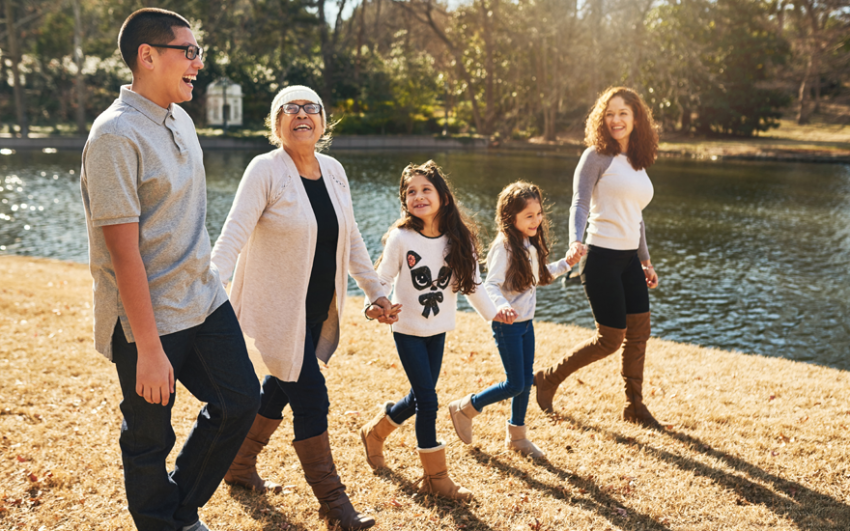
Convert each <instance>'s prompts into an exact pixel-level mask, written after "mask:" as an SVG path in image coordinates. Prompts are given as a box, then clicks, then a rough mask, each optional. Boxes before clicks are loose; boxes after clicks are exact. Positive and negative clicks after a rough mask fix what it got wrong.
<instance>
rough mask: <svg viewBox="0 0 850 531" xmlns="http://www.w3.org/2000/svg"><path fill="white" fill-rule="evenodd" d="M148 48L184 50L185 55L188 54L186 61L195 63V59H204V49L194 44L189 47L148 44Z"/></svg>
mask: <svg viewBox="0 0 850 531" xmlns="http://www.w3.org/2000/svg"><path fill="white" fill-rule="evenodd" d="M148 46H153V47H154V48H171V49H173V50H183V53H184V54H186V59H188V60H190V61H194V60H195V57H200V58H201V59H203V58H204V49H203V48H201V47H198V46H195V45H194V44H189V45H188V46H174V45H171V44H148Z"/></svg>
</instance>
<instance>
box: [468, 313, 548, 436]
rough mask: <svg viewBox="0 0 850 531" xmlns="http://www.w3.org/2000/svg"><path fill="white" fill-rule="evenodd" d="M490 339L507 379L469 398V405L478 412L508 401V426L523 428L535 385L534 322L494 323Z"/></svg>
mask: <svg viewBox="0 0 850 531" xmlns="http://www.w3.org/2000/svg"><path fill="white" fill-rule="evenodd" d="M493 337H494V338H495V339H496V347H498V349H499V355H500V356H501V357H502V365H503V366H504V367H505V375H506V376H507V379H506V380H505V381H504V382H500V383H497V384H495V385H492V386H490V387H488V388H487V389H485V390H484V391H482V392H480V393H477V394H474V395H472V406H473V407H474V408H475V409H477V410H478V411H481V410H482V409H484V407H485V406H489V405H490V404H495V403H496V402H500V401H502V400H505V399H508V398H513V400H511V420H510V422H511V424H513V425H514V426H523V425H525V412H526V411H527V410H528V397H529V395H530V394H531V384H532V383H534V324H533V321H531V320H528V321H522V322H521V323H514V324H504V323H497V322H494V323H493Z"/></svg>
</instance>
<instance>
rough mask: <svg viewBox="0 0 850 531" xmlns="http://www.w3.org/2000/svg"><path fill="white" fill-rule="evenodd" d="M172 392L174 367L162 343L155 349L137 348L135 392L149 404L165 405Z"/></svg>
mask: <svg viewBox="0 0 850 531" xmlns="http://www.w3.org/2000/svg"><path fill="white" fill-rule="evenodd" d="M173 392H174V368H173V367H172V366H171V362H170V361H168V356H166V355H165V351H163V350H162V345H157V347H156V348H155V349H151V350H147V351H145V350H143V349H141V348H139V355H138V361H137V362H136V393H138V395H139V396H141V397H142V398H144V399H145V401H146V402H147V403H149V404H162V405H163V406H167V405H168V402H169V400H171V393H173Z"/></svg>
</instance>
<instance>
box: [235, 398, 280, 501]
mask: <svg viewBox="0 0 850 531" xmlns="http://www.w3.org/2000/svg"><path fill="white" fill-rule="evenodd" d="M280 422H281V419H270V418H266V417H264V416H262V415H257V416H256V417H255V418H254V424H252V425H251V430H250V431H249V432H248V435H247V436H246V437H245V440H244V441H242V446H240V447H239V453H237V454H236V457H235V458H233V463H231V465H230V468H229V469H228V470H227V473H226V474H225V475H224V482H225V483H228V484H230V485H239V486H241V487H245V488H248V489H254V490H259V491H261V492H262V491H265V490H271V491H274V492H280V491H281V490H283V487H281V486H280V485H278V484H277V483H272V482H271V481H265V480H263V478H261V477H260V475H259V474H257V455H259V453H260V452H261V451H262V450H263V448H264V447H265V446H266V445H267V444H269V439H270V438H271V436H272V433H274V431H275V430H276V429H277V427H278V426H280Z"/></svg>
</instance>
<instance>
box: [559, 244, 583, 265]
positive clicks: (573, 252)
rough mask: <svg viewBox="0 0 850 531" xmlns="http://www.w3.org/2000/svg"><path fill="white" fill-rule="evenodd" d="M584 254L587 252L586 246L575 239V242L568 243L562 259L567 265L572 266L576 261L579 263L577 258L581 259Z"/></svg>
mask: <svg viewBox="0 0 850 531" xmlns="http://www.w3.org/2000/svg"><path fill="white" fill-rule="evenodd" d="M586 254H587V247H585V246H584V244H582V243H581V242H579V241H575V242H573V243H571V244H570V248H569V250H568V251H567V254H566V256H564V259H565V260H566V261H567V265H568V266H570V267H572V266H574V265H576V264H577V263H579V260H581V257H582V256H584V255H586Z"/></svg>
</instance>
